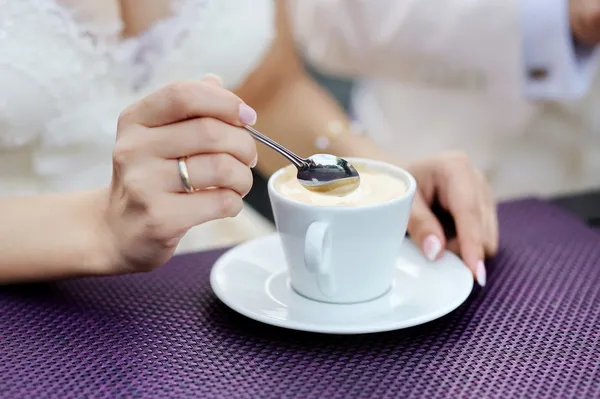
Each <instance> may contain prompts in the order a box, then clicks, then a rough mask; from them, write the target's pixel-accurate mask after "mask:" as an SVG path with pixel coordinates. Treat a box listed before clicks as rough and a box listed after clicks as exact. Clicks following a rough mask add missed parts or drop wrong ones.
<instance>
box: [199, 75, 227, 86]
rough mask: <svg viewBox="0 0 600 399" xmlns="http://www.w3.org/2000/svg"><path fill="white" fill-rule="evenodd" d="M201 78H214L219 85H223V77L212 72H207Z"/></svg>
mask: <svg viewBox="0 0 600 399" xmlns="http://www.w3.org/2000/svg"><path fill="white" fill-rule="evenodd" d="M202 79H211V80H214V81H215V82H216V83H217V84H218V85H219V86H223V79H222V78H221V77H220V76H219V75H216V74H214V73H207V74H206V75H204V77H203V78H202Z"/></svg>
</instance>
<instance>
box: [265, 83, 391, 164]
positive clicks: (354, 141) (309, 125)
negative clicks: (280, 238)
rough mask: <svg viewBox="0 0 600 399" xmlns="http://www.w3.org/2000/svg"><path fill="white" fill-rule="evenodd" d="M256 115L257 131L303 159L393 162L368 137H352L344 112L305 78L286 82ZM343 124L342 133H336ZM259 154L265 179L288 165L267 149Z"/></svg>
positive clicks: (320, 89) (284, 160)
mask: <svg viewBox="0 0 600 399" xmlns="http://www.w3.org/2000/svg"><path fill="white" fill-rule="evenodd" d="M257 112H258V115H259V117H258V123H257V128H258V129H260V130H261V131H263V132H264V133H265V134H267V135H268V136H270V137H272V138H273V139H274V140H277V141H278V142H280V143H281V144H282V145H284V146H286V147H288V148H290V149H291V150H292V151H294V152H296V153H297V154H298V155H300V156H303V157H305V156H310V155H312V154H316V153H330V154H334V155H340V156H348V157H351V156H357V157H358V156H359V157H362V158H374V159H380V160H387V161H392V159H391V158H390V157H389V156H388V155H387V154H386V153H385V152H384V151H382V150H381V149H380V148H379V147H378V146H377V145H375V144H374V143H373V142H372V141H371V140H370V139H369V138H368V137H367V136H363V135H358V134H354V133H351V132H350V128H349V121H348V118H347V116H346V115H345V113H344V111H343V110H342V109H341V108H340V107H339V106H338V104H337V103H336V102H335V100H334V99H333V98H332V97H331V96H330V95H329V94H328V93H326V92H325V91H324V90H323V89H322V88H320V87H319V86H318V85H317V84H316V83H315V82H313V81H312V80H311V79H310V78H309V77H308V76H305V75H303V74H298V76H297V77H295V78H293V79H290V80H287V81H286V83H285V85H284V86H283V87H281V88H280V89H278V90H276V91H275V92H274V94H273V95H272V96H271V97H270V98H269V100H268V101H267V102H265V103H263V104H262V105H258V107H257ZM340 124H341V127H342V129H337V126H340ZM338 131H339V133H338ZM317 142H321V144H322V143H323V142H326V143H327V145H326V146H325V147H323V146H319V145H317ZM258 150H259V163H258V168H259V170H260V171H261V173H263V174H264V175H266V176H269V175H271V174H272V173H273V172H275V171H276V170H277V169H279V168H280V167H282V166H284V165H286V164H288V163H289V162H288V161H287V160H286V159H285V158H283V157H282V156H280V155H279V154H277V153H276V152H274V151H273V150H270V149H268V148H267V147H265V146H262V145H259V148H258Z"/></svg>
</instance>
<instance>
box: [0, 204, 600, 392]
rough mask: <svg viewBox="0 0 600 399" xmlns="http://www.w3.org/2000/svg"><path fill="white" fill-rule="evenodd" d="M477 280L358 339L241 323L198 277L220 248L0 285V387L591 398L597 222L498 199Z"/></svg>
mask: <svg viewBox="0 0 600 399" xmlns="http://www.w3.org/2000/svg"><path fill="white" fill-rule="evenodd" d="M500 225H501V249H500V254H499V255H498V257H497V258H496V259H495V260H494V261H490V262H488V286H486V287H485V289H483V290H481V289H475V290H474V291H473V292H472V294H471V296H470V298H469V299H468V300H467V302H466V303H465V304H464V305H463V306H461V307H460V308H459V309H457V310H456V311H455V312H453V313H451V314H450V315H448V316H446V317H444V318H442V319H440V320H437V321H434V322H431V323H428V324H426V325H423V326H420V327H417V328H412V329H409V330H402V331H396V332H391V333H384V334H373V335H362V336H326V335H318V334H308V333H300V332H294V331H287V330H283V329H279V328H275V327H270V326H266V325H262V324H259V323H257V322H254V321H251V320H248V319H246V318H244V317H243V316H240V315H238V314H236V313H234V312H233V311H231V310H229V309H228V308H227V307H225V306H224V305H223V304H221V303H220V302H219V301H218V300H217V299H216V297H215V296H214V294H213V293H212V291H211V288H210V285H209V273H210V268H211V266H212V264H213V263H214V261H215V260H216V259H217V257H218V256H219V255H221V253H222V251H213V252H207V253H200V254H191V255H186V256H181V257H176V258H174V259H173V260H172V261H171V262H170V263H169V264H168V265H167V266H165V267H163V268H161V269H160V270H157V271H156V272H153V273H149V274H145V275H135V276H126V277H115V278H97V279H82V280H74V281H69V282H59V283H52V284H39V285H28V286H18V287H8V288H6V287H5V288H1V289H0V312H1V313H0V315H1V317H0V342H1V344H0V397H5V398H61V399H62V398H85V397H107V398H108V397H110V398H116V397H132V398H149V397H157V398H302V399H306V398H359V397H360V398H366V397H397V398H421V397H423V398H512V397H522V398H578V399H579V398H597V397H600V233H598V232H596V231H592V230H590V229H588V228H587V227H586V226H585V225H584V224H583V223H582V222H580V221H578V220H577V219H574V218H573V217H572V216H571V215H569V214H567V213H565V212H563V211H561V210H559V209H557V208H555V207H553V206H551V205H548V204H546V203H544V202H540V201H537V200H523V201H517V202H512V203H507V204H503V205H502V206H501V207H500Z"/></svg>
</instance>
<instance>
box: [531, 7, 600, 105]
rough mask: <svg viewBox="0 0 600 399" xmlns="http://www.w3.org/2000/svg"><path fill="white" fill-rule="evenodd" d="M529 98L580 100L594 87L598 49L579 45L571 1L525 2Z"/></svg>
mask: <svg viewBox="0 0 600 399" xmlns="http://www.w3.org/2000/svg"><path fill="white" fill-rule="evenodd" d="M521 4H522V29H523V60H524V69H525V71H524V72H525V79H524V82H525V87H524V91H525V95H526V96H527V97H529V98H532V99H554V100H558V99H567V100H568V99H578V98H580V97H582V96H583V95H585V94H586V93H587V91H588V88H589V87H590V85H591V82H592V79H593V77H594V74H595V73H596V69H597V64H598V55H599V51H598V48H594V47H587V46H581V45H578V44H576V43H575V41H574V40H573V37H572V34H571V27H570V24H569V11H568V0H523V1H522V3H521Z"/></svg>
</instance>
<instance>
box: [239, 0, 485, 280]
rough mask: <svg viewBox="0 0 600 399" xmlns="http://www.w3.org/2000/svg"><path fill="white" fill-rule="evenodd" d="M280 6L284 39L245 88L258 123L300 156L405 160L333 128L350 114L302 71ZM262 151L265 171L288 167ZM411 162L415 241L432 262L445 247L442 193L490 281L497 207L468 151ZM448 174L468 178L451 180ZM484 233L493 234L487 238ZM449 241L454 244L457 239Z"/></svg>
mask: <svg viewBox="0 0 600 399" xmlns="http://www.w3.org/2000/svg"><path fill="white" fill-rule="evenodd" d="M278 4H279V5H280V6H281V7H280V8H279V11H278V16H277V19H278V24H277V25H278V39H277V40H276V42H275V44H274V45H273V47H272V49H271V52H270V53H269V54H268V56H267V57H266V59H265V61H264V63H263V65H262V66H261V67H260V68H259V69H258V70H257V71H256V72H255V73H254V74H253V75H252V76H250V77H249V79H248V80H247V82H246V83H245V84H244V85H243V87H242V88H241V89H240V90H239V92H238V93H239V95H240V96H241V97H242V98H243V99H244V100H245V101H247V102H248V103H249V104H251V105H252V106H253V107H254V108H255V109H256V110H257V112H258V123H257V127H258V128H259V129H261V130H263V131H264V133H266V134H267V135H269V136H271V137H272V138H273V139H275V140H277V141H279V142H280V143H281V144H283V145H285V146H287V147H288V148H290V149H291V150H292V151H295V152H296V153H297V154H298V155H301V156H308V155H311V154H315V153H319V152H327V153H331V154H335V155H341V156H356V157H363V158H371V159H379V160H382V161H385V162H389V163H395V164H398V160H395V159H393V158H392V157H391V156H390V155H388V154H387V153H386V152H385V151H383V150H382V149H380V148H379V147H378V146H376V145H375V144H374V143H373V142H372V141H371V140H370V139H369V138H368V137H367V136H361V135H355V134H352V133H349V132H348V131H347V129H344V128H342V129H341V130H342V132H341V133H339V134H335V133H336V132H335V131H331V127H330V124H331V122H332V121H337V123H341V124H342V125H344V126H347V125H348V121H347V119H346V116H345V115H344V113H343V111H342V110H341V109H340V108H339V107H338V105H337V104H336V103H335V102H334V101H333V100H332V99H331V97H329V96H328V95H327V94H325V93H324V92H323V91H322V90H321V89H320V88H319V87H318V86H317V85H315V84H314V83H313V82H312V80H311V79H310V78H309V77H308V76H307V75H306V74H305V72H304V71H303V69H302V65H301V63H300V62H299V60H298V59H297V57H296V54H295V51H294V46H293V40H292V36H291V33H290V31H289V27H288V23H287V19H286V15H285V9H284V7H283V4H284V0H280V1H279V3H278ZM337 123H335V124H337ZM335 124H334V126H335ZM334 130H335V129H334ZM322 137H327V138H328V139H329V144H328V146H327V148H320V146H318V145H317V141H318V140H319V138H322ZM258 151H259V162H258V166H259V169H260V171H261V172H262V173H264V174H266V175H270V174H272V173H273V172H274V171H275V170H276V169H278V168H280V167H281V166H284V165H286V164H287V162H286V160H285V159H283V158H282V157H281V156H279V155H278V154H276V153H275V152H274V151H272V150H269V149H267V148H266V147H265V146H262V145H258ZM405 167H406V168H407V169H408V170H409V171H410V172H411V173H413V175H414V176H415V177H416V179H417V184H418V187H419V190H418V193H417V195H416V196H415V200H414V202H413V212H412V215H411V220H410V222H409V226H408V232H409V234H410V235H411V237H412V239H413V240H415V242H417V243H418V245H420V246H421V248H422V250H423V251H424V253H425V254H426V255H427V256H428V257H430V259H432V260H434V259H435V258H436V257H438V256H439V255H440V254H441V252H440V250H441V249H442V248H445V247H446V244H447V243H446V239H445V238H444V233H443V229H442V227H441V225H440V223H439V221H438V220H437V219H436V217H435V215H434V214H433V213H432V212H431V210H430V205H431V204H432V203H433V200H434V198H435V197H436V195H435V194H436V193H437V195H438V196H439V199H440V200H441V201H442V202H443V203H444V204H446V208H445V209H448V211H449V212H450V214H451V215H452V217H453V218H454V221H455V224H456V225H457V226H459V227H457V231H459V233H458V240H457V242H458V243H459V245H460V253H461V255H462V256H463V259H465V262H466V263H467V264H468V265H469V267H470V268H471V270H472V271H473V273H474V274H475V275H476V276H478V279H479V280H480V281H484V280H485V279H484V278H480V277H479V276H480V275H481V274H482V272H481V270H484V266H483V263H482V261H481V260H482V259H483V256H484V255H493V254H494V253H495V251H496V248H497V222H496V211H495V205H494V201H493V198H492V195H491V194H490V193H491V190H490V189H489V186H488V185H487V183H486V182H485V179H484V178H483V177H482V175H481V174H480V173H479V174H478V173H477V172H476V171H475V170H474V169H473V168H472V166H471V165H470V164H469V162H468V160H467V159H466V158H465V157H464V156H457V155H454V154H450V155H446V156H438V157H434V158H431V159H428V160H422V161H421V162H419V163H417V164H411V165H405ZM448 175H450V176H453V179H454V178H456V179H461V181H460V182H455V181H453V180H452V179H449V178H446V177H447V176H448ZM465 187H467V189H465ZM449 198H450V199H449ZM474 213H475V219H474V218H473V215H474ZM482 231H485V232H486V233H485V234H483V235H482V234H481V233H480V232H482ZM488 232H489V233H488ZM432 237H437V238H435V240H439V241H437V242H438V243H439V245H436V246H435V247H433V248H431V245H429V244H428V242H430V241H431V240H432ZM428 245H429V247H428ZM448 245H453V244H452V242H450V243H448ZM432 249H433V251H432ZM483 273H485V272H484V271H483Z"/></svg>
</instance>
